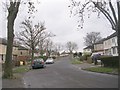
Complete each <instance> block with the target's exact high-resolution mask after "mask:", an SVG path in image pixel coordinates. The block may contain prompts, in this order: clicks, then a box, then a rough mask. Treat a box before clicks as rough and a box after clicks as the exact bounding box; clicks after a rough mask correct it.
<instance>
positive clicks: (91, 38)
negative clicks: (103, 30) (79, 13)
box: [84, 32, 101, 46]
mask: <svg viewBox="0 0 120 90" xmlns="http://www.w3.org/2000/svg"><path fill="white" fill-rule="evenodd" d="M84 40H85V42H84V43H85V45H86V46H92V45H93V44H95V43H96V42H97V41H99V40H101V36H100V32H90V33H87V35H86V37H84Z"/></svg>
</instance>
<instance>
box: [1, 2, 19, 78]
mask: <svg viewBox="0 0 120 90" xmlns="http://www.w3.org/2000/svg"><path fill="white" fill-rule="evenodd" d="M20 1H21V0H15V1H13V0H10V2H9V7H8V9H7V10H8V16H7V20H8V22H7V31H8V33H7V49H6V60H5V67H4V75H3V77H4V78H12V77H13V72H12V47H13V39H14V22H15V19H16V17H17V14H18V11H19V6H20Z"/></svg>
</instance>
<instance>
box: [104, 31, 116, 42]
mask: <svg viewBox="0 0 120 90" xmlns="http://www.w3.org/2000/svg"><path fill="white" fill-rule="evenodd" d="M115 36H117V32H114V33H113V34H111V35H110V36H107V37H106V38H105V40H108V39H110V38H113V37H115Z"/></svg>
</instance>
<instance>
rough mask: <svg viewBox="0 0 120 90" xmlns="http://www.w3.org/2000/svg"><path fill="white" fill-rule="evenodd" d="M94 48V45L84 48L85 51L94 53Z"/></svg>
mask: <svg viewBox="0 0 120 90" xmlns="http://www.w3.org/2000/svg"><path fill="white" fill-rule="evenodd" d="M92 50H93V46H87V47H85V48H84V49H83V52H86V53H92Z"/></svg>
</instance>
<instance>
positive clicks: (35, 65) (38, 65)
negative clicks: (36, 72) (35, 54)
mask: <svg viewBox="0 0 120 90" xmlns="http://www.w3.org/2000/svg"><path fill="white" fill-rule="evenodd" d="M44 67H45V62H44V60H43V59H35V60H33V62H32V69H35V68H44Z"/></svg>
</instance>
